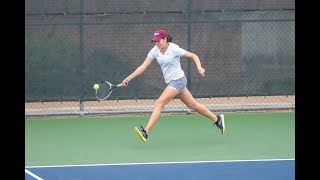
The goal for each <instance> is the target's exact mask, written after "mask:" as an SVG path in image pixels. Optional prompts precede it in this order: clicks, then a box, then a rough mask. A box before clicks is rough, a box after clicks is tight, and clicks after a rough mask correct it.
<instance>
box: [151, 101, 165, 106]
mask: <svg viewBox="0 0 320 180" xmlns="http://www.w3.org/2000/svg"><path fill="white" fill-rule="evenodd" d="M164 104H165V103H164V101H163V100H161V99H157V100H156V101H155V103H154V106H155V107H163V106H164Z"/></svg>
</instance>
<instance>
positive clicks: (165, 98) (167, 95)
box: [145, 86, 179, 133]
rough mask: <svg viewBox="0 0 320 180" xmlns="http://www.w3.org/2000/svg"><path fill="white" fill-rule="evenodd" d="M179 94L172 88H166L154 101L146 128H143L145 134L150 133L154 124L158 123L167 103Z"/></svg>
mask: <svg viewBox="0 0 320 180" xmlns="http://www.w3.org/2000/svg"><path fill="white" fill-rule="evenodd" d="M177 94H179V91H178V90H176V89H175V88H174V87H171V86H167V87H166V88H165V89H164V91H163V92H162V94H161V95H160V97H159V98H158V99H157V100H156V102H155V104H154V108H153V112H152V114H151V117H150V119H149V121H148V124H147V126H146V127H145V130H146V132H147V133H149V132H150V130H151V129H152V127H153V126H154V124H155V123H156V122H157V121H158V119H159V118H160V114H161V111H162V109H163V107H164V105H166V104H167V103H168V102H170V101H171V100H172V99H173V98H174V97H175V96H177Z"/></svg>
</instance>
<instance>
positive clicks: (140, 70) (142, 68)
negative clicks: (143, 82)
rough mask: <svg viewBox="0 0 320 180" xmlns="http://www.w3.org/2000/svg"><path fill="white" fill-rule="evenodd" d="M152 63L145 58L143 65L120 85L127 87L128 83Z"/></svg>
mask: <svg viewBox="0 0 320 180" xmlns="http://www.w3.org/2000/svg"><path fill="white" fill-rule="evenodd" d="M152 61H153V59H152V58H150V57H148V56H147V57H146V59H145V60H144V61H143V63H142V64H141V65H140V66H139V67H138V68H137V69H136V70H135V71H133V73H131V74H130V75H129V76H128V77H127V78H125V79H124V80H123V81H122V83H121V84H122V85H124V86H127V85H128V83H129V81H131V80H132V79H134V78H135V77H137V76H139V75H140V74H142V73H143V72H144V71H145V70H146V69H147V68H148V67H149V65H150V64H151V63H152Z"/></svg>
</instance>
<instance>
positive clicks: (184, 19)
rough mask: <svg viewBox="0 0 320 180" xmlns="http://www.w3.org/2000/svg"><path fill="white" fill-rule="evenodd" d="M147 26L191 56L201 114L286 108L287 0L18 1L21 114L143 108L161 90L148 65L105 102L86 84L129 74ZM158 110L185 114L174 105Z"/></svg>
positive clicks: (143, 51) (291, 55)
mask: <svg viewBox="0 0 320 180" xmlns="http://www.w3.org/2000/svg"><path fill="white" fill-rule="evenodd" d="M156 29H165V30H167V31H168V32H169V34H170V35H172V36H173V42H174V43H176V44H178V45H179V46H180V47H182V48H184V49H186V50H189V51H192V52H194V53H196V54H197V55H198V56H199V58H200V60H201V62H202V65H203V67H204V68H205V69H206V77H205V78H202V77H200V76H199V75H198V73H197V71H196V68H195V66H194V64H193V62H192V61H191V60H189V59H187V58H182V60H181V65H182V68H183V69H184V71H185V73H186V76H187V78H188V88H189V90H190V91H191V93H192V94H193V95H194V97H195V98H197V100H198V101H200V102H201V103H203V104H205V105H206V106H208V107H209V109H211V110H214V111H227V110H231V111H234V110H260V109H267V110H268V109H294V107H295V101H294V97H295V81H294V79H295V2H294V1H293V0H278V1H266V0H265V1H260V0H249V1H239V0H238V1H224V0H216V1H210V0H202V1H196V0H176V1H168V0H165V1H155V0H151V1H142V0H138V1H125V0H110V1H102V0H80V1H74V0H67V1H66V0H63V1H62V0H57V1H54V2H51V1H38V0H26V2H25V70H26V71H25V75H26V76H25V98H26V99H25V103H26V104H25V108H26V109H25V115H26V117H34V116H39V115H41V116H42V115H45V116H46V115H71V114H75V115H84V114H108V113H112V114H115V113H116V114H117V113H139V112H151V111H152V106H153V103H154V100H155V99H156V98H157V97H158V96H159V95H160V93H161V92H162V90H163V89H164V88H165V83H164V80H163V77H162V72H161V69H160V67H159V65H158V64H157V63H156V62H154V63H153V64H151V66H150V67H149V69H148V70H147V71H146V72H145V73H143V74H142V75H141V76H139V77H137V78H135V79H134V80H132V81H131V82H130V85H129V86H128V87H127V88H121V89H119V91H116V92H114V94H113V95H112V96H111V97H110V100H107V101H103V102H98V101H96V100H95V97H94V90H93V88H92V86H93V84H95V83H97V82H100V81H104V80H111V81H112V83H119V82H121V81H122V80H123V79H124V78H125V77H127V76H128V75H129V74H130V73H131V72H133V71H134V70H135V68H137V67H138V66H139V65H140V64H141V63H142V62H143V60H144V59H145V57H146V55H147V53H148V51H149V50H150V49H151V48H152V47H153V46H154V44H153V43H151V42H150V39H151V37H152V35H153V32H154V31H155V30H156ZM164 111H165V112H166V111H167V112H185V111H189V109H188V108H187V107H186V106H185V105H184V104H182V103H181V102H180V100H178V99H174V101H172V102H170V103H169V104H168V105H167V106H166V107H165V109H164Z"/></svg>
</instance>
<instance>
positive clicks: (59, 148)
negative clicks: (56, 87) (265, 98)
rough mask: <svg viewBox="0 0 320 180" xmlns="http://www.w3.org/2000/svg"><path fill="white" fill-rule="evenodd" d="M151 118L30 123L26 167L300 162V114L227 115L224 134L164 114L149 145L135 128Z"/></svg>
mask: <svg viewBox="0 0 320 180" xmlns="http://www.w3.org/2000/svg"><path fill="white" fill-rule="evenodd" d="M148 118H149V116H122V117H120V116H117V117H115V116H108V117H81V118H80V117H79V118H71V117H68V118H58V119H53V118H50V119H26V121H25V165H26V166H49V165H80V164H109V163H143V162H176V161H215V160H251V159H291V158H295V112H292V111H290V112H241V113H225V124H226V131H225V134H224V135H221V134H220V132H219V130H218V129H217V128H216V127H214V126H213V125H212V121H210V120H209V119H207V118H205V117H203V116H201V115H199V114H189V115H181V114H180V115H162V116H161V118H160V119H159V121H158V122H157V124H156V125H155V126H154V127H153V129H152V131H151V132H150V134H149V137H148V141H147V142H146V143H143V142H141V141H140V140H139V139H138V137H137V136H136V134H135V132H134V130H133V128H134V127H135V126H139V125H140V124H141V125H143V126H145V125H146V123H147V121H148Z"/></svg>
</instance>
